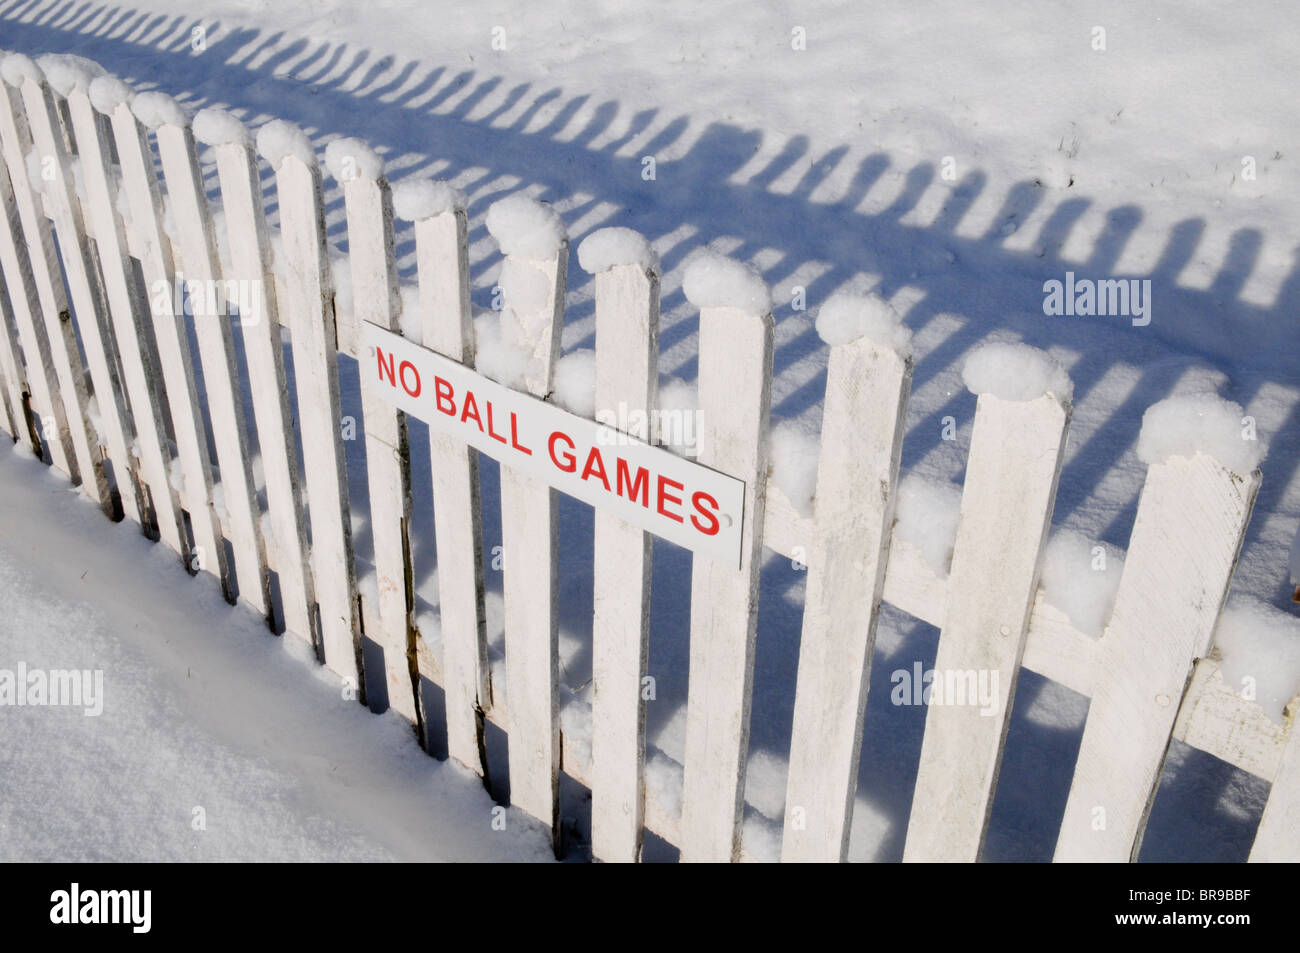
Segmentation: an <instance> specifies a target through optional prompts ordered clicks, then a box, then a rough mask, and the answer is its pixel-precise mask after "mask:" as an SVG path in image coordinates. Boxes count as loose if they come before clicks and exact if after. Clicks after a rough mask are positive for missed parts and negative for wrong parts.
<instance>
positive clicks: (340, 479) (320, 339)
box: [275, 155, 365, 701]
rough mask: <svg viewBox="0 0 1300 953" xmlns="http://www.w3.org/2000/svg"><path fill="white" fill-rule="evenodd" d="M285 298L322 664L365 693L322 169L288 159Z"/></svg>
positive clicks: (281, 188)
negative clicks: (309, 526) (319, 627)
mask: <svg viewBox="0 0 1300 953" xmlns="http://www.w3.org/2000/svg"><path fill="white" fill-rule="evenodd" d="M275 180H276V194H277V197H278V199H279V205H280V234H281V235H282V236H283V250H284V257H285V274H286V285H287V289H286V290H287V292H288V294H287V295H286V300H283V301H281V302H280V317H281V320H283V321H284V323H285V324H287V325H288V327H289V330H290V336H291V338H292V341H293V368H294V377H295V383H296V388H297V394H298V415H299V426H300V429H301V432H302V444H303V468H304V474H305V476H306V480H307V493H308V501H307V502H308V513H309V515H310V517H311V563H312V569H313V572H314V574H315V582H316V598H317V600H319V603H320V626H321V642H322V647H323V648H324V650H325V664H326V665H328V666H329V667H330V669H331V670H333V671H334V672H336V673H337V674H338V675H340V676H341V677H342V678H344V679H345V680H349V681H350V682H351V684H353V685H355V686H356V687H357V690H358V699H359V700H363V701H364V698H365V692H364V685H362V684H361V682H360V675H361V672H362V660H361V639H360V627H359V606H358V603H357V583H356V572H355V568H354V564H353V556H352V524H351V520H350V518H349V515H348V476H347V465H346V460H345V458H344V455H343V435H342V433H341V431H340V426H341V424H340V421H341V420H342V416H343V411H342V406H341V403H340V400H339V376H338V349H337V344H336V337H335V331H334V308H333V307H332V305H331V304H330V296H331V290H330V284H329V279H328V276H329V259H328V257H327V254H326V243H325V214H324V203H323V201H322V197H321V178H320V170H319V168H318V167H317V166H316V165H315V163H312V164H310V165H308V164H306V163H304V162H303V161H302V160H301V159H299V158H297V157H296V156H292V155H291V156H285V157H284V158H282V159H281V160H280V164H279V167H278V168H277V170H276V175H275Z"/></svg>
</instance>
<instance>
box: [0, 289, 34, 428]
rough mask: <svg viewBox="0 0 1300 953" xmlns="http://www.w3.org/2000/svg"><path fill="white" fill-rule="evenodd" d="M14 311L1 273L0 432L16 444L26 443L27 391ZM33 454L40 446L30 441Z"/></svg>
mask: <svg viewBox="0 0 1300 953" xmlns="http://www.w3.org/2000/svg"><path fill="white" fill-rule="evenodd" d="M13 329H14V315H13V309H12V307H11V306H10V304H9V285H8V283H7V282H6V281H5V280H4V275H3V272H0V410H3V413H0V428H3V430H4V431H5V433H7V434H8V435H9V436H10V437H11V438H12V439H13V440H14V441H15V442H17V441H20V440H27V439H28V437H29V434H28V427H27V401H28V390H27V382H26V379H25V375H24V374H23V370H22V352H21V351H19V350H18V337H17V335H16V334H15V333H14V330H13ZM31 446H32V450H33V452H40V448H41V443H40V440H39V439H38V438H36V437H35V435H34V432H33V434H32V437H31Z"/></svg>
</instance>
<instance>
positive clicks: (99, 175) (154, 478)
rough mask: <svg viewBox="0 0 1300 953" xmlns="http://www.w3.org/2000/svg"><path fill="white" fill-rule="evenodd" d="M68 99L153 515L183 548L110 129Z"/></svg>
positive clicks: (85, 105) (80, 93) (82, 96)
mask: <svg viewBox="0 0 1300 953" xmlns="http://www.w3.org/2000/svg"><path fill="white" fill-rule="evenodd" d="M67 105H68V112H69V115H70V116H71V119H72V129H73V133H74V134H75V135H76V138H77V149H78V154H79V156H80V158H81V169H82V176H83V179H84V181H85V189H86V197H85V207H86V212H87V215H88V223H89V224H91V225H92V226H93V231H94V234H95V246H96V249H97V251H98V252H99V263H100V273H101V274H102V276H103V282H104V296H105V303H106V304H107V305H108V316H109V318H110V320H111V325H112V330H113V333H114V335H115V337H116V348H115V350H116V351H117V354H118V356H119V359H120V363H121V368H122V384H123V386H124V388H125V390H126V394H127V397H128V399H129V400H130V403H131V407H132V409H133V411H134V413H133V418H134V424H135V435H136V440H137V441H138V443H139V448H140V460H141V465H142V470H143V476H144V480H145V483H147V484H148V487H149V502H150V503H151V504H152V507H153V518H154V521H155V522H156V523H157V525H158V534H159V537H160V538H161V539H162V541H163V542H164V543H166V544H167V545H168V546H169V547H171V549H172V550H173V551H174V552H176V553H177V554H180V555H182V556H183V555H185V554H186V553H187V552H188V550H189V544H188V541H187V540H186V533H185V517H184V514H183V512H182V510H181V505H180V500H179V498H178V497H177V494H176V491H175V490H174V489H173V488H172V485H171V479H170V476H171V475H170V472H169V467H170V464H171V454H170V452H169V451H168V449H167V417H166V414H165V412H164V408H163V407H162V406H160V404H159V402H158V394H159V393H160V387H159V384H158V382H157V380H156V379H155V377H154V375H155V369H154V368H153V367H152V366H150V363H149V361H148V358H147V354H148V349H147V348H146V347H145V345H144V340H145V338H144V337H143V334H144V333H145V332H144V331H143V329H144V328H146V327H147V322H149V321H151V320H152V318H151V315H150V314H149V302H148V301H147V300H146V298H145V296H144V295H143V294H142V293H141V289H139V288H138V287H136V285H135V277H134V272H133V269H132V266H131V263H130V258H129V253H128V252H127V248H126V234H125V231H124V229H123V226H122V220H121V218H120V217H119V216H118V214H117V210H116V208H115V205H114V203H115V199H116V196H115V195H114V194H113V189H114V184H113V181H112V179H111V177H110V176H111V175H112V173H111V171H110V166H111V165H112V155H113V150H112V144H111V141H110V139H109V136H110V135H111V133H110V131H109V129H108V128H107V127H106V126H105V124H104V123H103V122H102V121H101V117H100V115H99V113H97V112H96V111H95V109H94V107H93V106H91V104H90V98H89V97H88V96H87V95H86V91H85V90H83V89H80V88H75V87H74V88H73V89H71V90H69V92H68V97H67Z"/></svg>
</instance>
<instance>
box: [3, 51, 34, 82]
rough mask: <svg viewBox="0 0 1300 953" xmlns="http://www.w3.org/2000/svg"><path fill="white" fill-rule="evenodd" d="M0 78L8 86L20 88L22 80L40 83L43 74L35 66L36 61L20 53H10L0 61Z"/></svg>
mask: <svg viewBox="0 0 1300 953" xmlns="http://www.w3.org/2000/svg"><path fill="white" fill-rule="evenodd" d="M0 76H2V77H4V81H5V82H6V83H8V84H9V85H10V86H22V84H23V80H24V79H32V80H35V81H36V82H38V83H39V82H42V81H43V80H44V79H45V74H44V73H42V72H41V68H40V67H39V66H37V65H36V61H35V60H33V59H32V58H31V57H30V56H24V55H23V54H22V53H10V54H8V55H7V56H5V58H4V59H3V60H0Z"/></svg>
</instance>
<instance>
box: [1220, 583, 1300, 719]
mask: <svg viewBox="0 0 1300 953" xmlns="http://www.w3.org/2000/svg"><path fill="white" fill-rule="evenodd" d="M1214 648H1215V650H1217V652H1218V654H1219V656H1220V665H1221V667H1222V673H1223V681H1224V684H1225V686H1226V687H1227V688H1228V689H1230V690H1231V691H1236V692H1242V691H1248V690H1249V687H1250V686H1251V685H1252V684H1253V688H1254V695H1255V700H1256V701H1257V702H1259V704H1260V707H1261V708H1263V710H1264V714H1266V715H1268V717H1269V718H1271V719H1272V720H1273V721H1275V722H1277V723H1278V724H1279V725H1281V724H1284V722H1285V718H1284V712H1283V709H1285V708H1286V706H1287V705H1288V704H1289V703H1290V701H1291V699H1293V698H1295V697H1296V695H1297V694H1300V619H1297V618H1296V617H1295V616H1293V615H1289V614H1287V613H1285V612H1280V611H1278V610H1277V609H1275V608H1273V607H1272V606H1270V605H1267V604H1265V603H1263V602H1260V601H1259V600H1258V599H1252V598H1250V597H1243V596H1233V597H1231V598H1229V600H1228V604H1227V605H1226V606H1225V607H1224V610H1223V614H1222V615H1220V616H1219V623H1218V625H1217V626H1216V627H1215V630H1214ZM1246 679H1250V682H1247V681H1246ZM1247 697H1249V695H1247Z"/></svg>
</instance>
